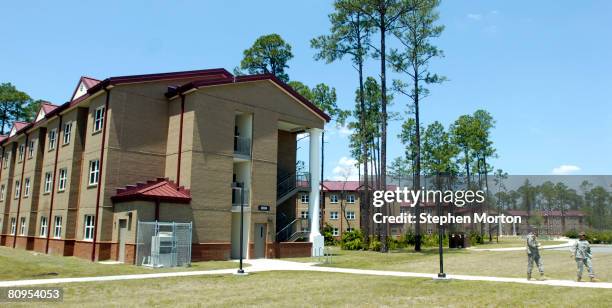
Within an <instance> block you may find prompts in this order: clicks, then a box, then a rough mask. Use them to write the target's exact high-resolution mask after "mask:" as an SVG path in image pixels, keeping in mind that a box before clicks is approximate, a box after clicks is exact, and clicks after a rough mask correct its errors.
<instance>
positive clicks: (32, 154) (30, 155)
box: [28, 140, 34, 158]
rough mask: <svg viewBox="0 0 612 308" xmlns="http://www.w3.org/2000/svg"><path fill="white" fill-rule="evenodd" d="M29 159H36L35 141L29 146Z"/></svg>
mask: <svg viewBox="0 0 612 308" xmlns="http://www.w3.org/2000/svg"><path fill="white" fill-rule="evenodd" d="M28 157H29V158H32V157H34V140H32V141H30V144H29V145H28Z"/></svg>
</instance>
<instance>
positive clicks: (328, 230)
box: [323, 223, 337, 246]
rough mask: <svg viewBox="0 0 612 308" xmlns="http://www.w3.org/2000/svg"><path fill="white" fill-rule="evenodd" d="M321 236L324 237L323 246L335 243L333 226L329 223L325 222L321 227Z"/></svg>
mask: <svg viewBox="0 0 612 308" xmlns="http://www.w3.org/2000/svg"><path fill="white" fill-rule="evenodd" d="M323 237H325V246H333V245H336V242H337V241H336V238H334V227H332V226H331V225H330V224H328V223H325V227H323Z"/></svg>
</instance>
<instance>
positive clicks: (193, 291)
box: [53, 272, 612, 307]
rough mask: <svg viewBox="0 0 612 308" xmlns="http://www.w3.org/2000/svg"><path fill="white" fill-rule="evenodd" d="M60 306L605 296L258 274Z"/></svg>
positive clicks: (117, 288) (541, 300) (505, 301)
mask: <svg viewBox="0 0 612 308" xmlns="http://www.w3.org/2000/svg"><path fill="white" fill-rule="evenodd" d="M61 286H62V287H63V288H64V292H65V293H64V302H62V303H55V304H53V305H57V306H59V305H62V306H65V305H68V306H83V305H85V306H87V305H97V304H99V303H104V305H105V306H121V307H123V306H141V307H143V306H207V307H208V306H210V307H236V306H257V307H260V306H266V307H268V306H272V307H310V306H323V307H327V306H341V307H355V306H358V307H364V306H366V307H378V306H396V307H408V306H428V307H431V306H454V307H473V306H478V307H480V306H489V307H490V306H505V307H508V306H521V307H522V306H548V307H558V306H582V307H597V306H600V307H605V306H606V305H608V304H609V300H610V298H611V297H612V291H610V290H604V289H586V288H576V289H571V288H565V287H551V286H536V285H523V284H512V283H493V282H472V281H453V280H451V281H435V280H432V279H421V278H401V277H380V276H367V275H350V274H339V273H316V272H262V273H254V274H250V275H249V276H242V277H238V276H234V275H219V276H199V277H180V278H163V279H147V280H132V281H114V282H100V283H98V282H96V283H81V284H65V285H61Z"/></svg>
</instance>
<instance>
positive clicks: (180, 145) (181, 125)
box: [176, 94, 185, 188]
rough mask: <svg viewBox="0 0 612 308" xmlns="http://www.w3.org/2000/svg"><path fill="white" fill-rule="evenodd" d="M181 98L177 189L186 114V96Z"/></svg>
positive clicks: (182, 95)
mask: <svg viewBox="0 0 612 308" xmlns="http://www.w3.org/2000/svg"><path fill="white" fill-rule="evenodd" d="M180 96H181V121H180V124H179V140H178V155H177V157H178V161H177V163H176V187H177V188H178V187H180V186H181V156H182V151H183V116H184V114H185V94H180Z"/></svg>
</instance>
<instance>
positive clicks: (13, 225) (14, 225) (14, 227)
mask: <svg viewBox="0 0 612 308" xmlns="http://www.w3.org/2000/svg"><path fill="white" fill-rule="evenodd" d="M15 231H17V219H15V217H13V218H11V235H15Z"/></svg>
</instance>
